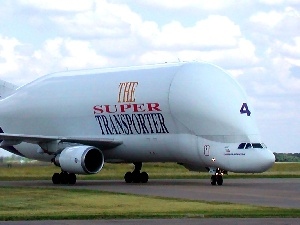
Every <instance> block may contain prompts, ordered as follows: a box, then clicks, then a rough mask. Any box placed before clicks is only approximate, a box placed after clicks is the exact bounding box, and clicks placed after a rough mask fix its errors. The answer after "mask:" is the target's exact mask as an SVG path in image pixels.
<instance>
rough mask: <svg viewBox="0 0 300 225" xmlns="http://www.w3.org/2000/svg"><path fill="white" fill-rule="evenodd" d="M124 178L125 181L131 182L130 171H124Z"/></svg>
mask: <svg viewBox="0 0 300 225" xmlns="http://www.w3.org/2000/svg"><path fill="white" fill-rule="evenodd" d="M124 179H125V182H126V183H132V181H133V179H132V173H131V172H127V173H125V176H124Z"/></svg>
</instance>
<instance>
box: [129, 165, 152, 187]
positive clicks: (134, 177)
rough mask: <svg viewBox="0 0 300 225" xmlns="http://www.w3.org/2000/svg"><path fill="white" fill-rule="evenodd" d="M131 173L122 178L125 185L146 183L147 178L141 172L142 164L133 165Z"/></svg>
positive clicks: (146, 175)
mask: <svg viewBox="0 0 300 225" xmlns="http://www.w3.org/2000/svg"><path fill="white" fill-rule="evenodd" d="M133 164H134V170H133V172H127V173H126V174H125V176H124V179H125V182H126V183H147V182H148V179H149V176H148V173H146V172H141V169H142V165H143V164H142V163H133Z"/></svg>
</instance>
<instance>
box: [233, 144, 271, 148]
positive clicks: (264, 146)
mask: <svg viewBox="0 0 300 225" xmlns="http://www.w3.org/2000/svg"><path fill="white" fill-rule="evenodd" d="M249 148H267V146H266V145H265V144H264V143H241V144H240V145H239V147H238V149H249Z"/></svg>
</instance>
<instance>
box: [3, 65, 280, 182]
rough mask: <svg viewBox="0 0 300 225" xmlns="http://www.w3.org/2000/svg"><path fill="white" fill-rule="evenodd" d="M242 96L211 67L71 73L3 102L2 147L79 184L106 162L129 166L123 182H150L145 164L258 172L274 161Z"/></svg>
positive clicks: (56, 178)
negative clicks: (57, 169)
mask: <svg viewBox="0 0 300 225" xmlns="http://www.w3.org/2000/svg"><path fill="white" fill-rule="evenodd" d="M254 115H255V113H254V111H253V108H252V106H251V103H250V102H249V101H248V98H247V95H246V93H245V91H244V90H243V89H242V88H241V86H240V85H239V84H238V83H237V81H236V80H235V79H233V78H232V77H231V76H230V75H229V74H228V73H227V72H225V71H224V70H223V69H221V68H220V67H218V66H216V65H213V64H210V63H207V62H178V63H164V64H155V65H143V66H131V67H120V68H102V69H87V70H74V71H64V72H58V73H53V74H50V75H46V76H43V77H41V78H38V79H37V80H35V81H33V82H30V83H28V84H26V85H24V86H22V87H19V88H17V89H16V90H14V92H13V93H11V94H10V95H9V96H6V97H5V98H2V99H0V133H1V134H0V140H1V143H0V147H1V148H3V149H5V150H7V151H9V152H11V153H14V154H17V155H20V156H23V157H26V158H30V159H36V160H40V161H46V162H52V163H53V164H54V165H56V166H58V167H60V168H61V172H60V173H54V174H53V176H52V182H53V184H75V183H76V180H77V178H76V175H77V174H86V175H87V174H96V173H98V172H99V171H100V170H101V169H102V168H103V166H104V164H105V163H133V164H134V170H133V171H129V172H127V173H126V174H125V175H124V180H125V182H126V183H147V182H148V180H149V175H148V173H147V172H141V170H142V164H143V163H147V162H175V163H178V164H180V165H182V166H184V167H185V168H187V169H189V170H191V171H199V172H209V174H211V179H210V183H211V185H222V184H223V174H224V173H227V172H228V171H231V172H235V173H261V172H264V171H266V170H268V169H269V168H270V167H272V165H273V164H274V162H275V157H274V154H273V153H272V152H271V151H270V149H268V148H267V147H266V145H265V144H263V143H262V141H261V138H260V134H259V131H258V128H257V126H256V122H255V118H254Z"/></svg>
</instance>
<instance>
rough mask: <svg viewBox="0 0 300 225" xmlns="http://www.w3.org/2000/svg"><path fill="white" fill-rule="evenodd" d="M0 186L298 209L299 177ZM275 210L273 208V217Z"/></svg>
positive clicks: (251, 222)
mask: <svg viewBox="0 0 300 225" xmlns="http://www.w3.org/2000/svg"><path fill="white" fill-rule="evenodd" d="M0 186H19V187H45V188H46V187H57V188H67V189H89V190H101V191H109V192H120V193H131V194H137V195H150V196H161V197H171V198H181V199H192V200H205V201H216V202H231V203H243V204H251V205H259V206H273V207H280V208H296V209H300V179H298V178H295V179H288V178H285V179H225V180H224V185H223V186H211V185H210V183H209V181H208V180H205V179H199V180H190V179H189V180H150V181H149V182H148V183H147V184H126V183H125V182H124V181H121V180H115V181H111V180H105V181H82V180H79V181H78V182H77V184H76V185H73V186H68V185H66V186H57V185H53V184H52V182H51V181H0ZM275 216H276V210H274V217H275ZM1 224H10V225H12V224H17V225H23V224H30V225H35V224H44V225H48V224H65V225H68V224H74V225H79V224H86V225H94V224H105V225H108V224H131V225H135V224H136V225H137V224H144V225H152V224H153V225H160V224H164V225H167V224H170V225H177V224H187V225H194V224H204V225H205V224H215V225H217V224H222V225H227V224H230V225H232V224H245V225H258V224H274V225H279V224H291V225H293V224H300V223H299V218H294V219H290V218H279V219H278V218H263V219H253V218H248V219H234V218H224V219H213V218H212V219H205V218H200V219H153V220H91V221H83V220H76V221H74V220H70V221H11V222H0V225H1Z"/></svg>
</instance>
